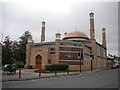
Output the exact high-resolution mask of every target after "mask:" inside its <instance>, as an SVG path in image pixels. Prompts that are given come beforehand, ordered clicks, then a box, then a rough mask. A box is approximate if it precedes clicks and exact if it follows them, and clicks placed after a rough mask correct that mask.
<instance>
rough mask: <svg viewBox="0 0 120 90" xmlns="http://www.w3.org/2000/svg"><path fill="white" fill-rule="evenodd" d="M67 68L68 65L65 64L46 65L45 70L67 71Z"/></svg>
mask: <svg viewBox="0 0 120 90" xmlns="http://www.w3.org/2000/svg"><path fill="white" fill-rule="evenodd" d="M68 66H69V65H67V64H46V65H45V70H49V71H55V70H57V71H60V70H67V68H68Z"/></svg>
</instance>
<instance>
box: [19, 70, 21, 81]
mask: <svg viewBox="0 0 120 90" xmlns="http://www.w3.org/2000/svg"><path fill="white" fill-rule="evenodd" d="M19 79H21V68H19Z"/></svg>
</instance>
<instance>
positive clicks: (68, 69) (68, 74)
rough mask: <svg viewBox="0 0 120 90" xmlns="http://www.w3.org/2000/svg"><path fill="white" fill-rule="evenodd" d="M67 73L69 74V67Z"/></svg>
mask: <svg viewBox="0 0 120 90" xmlns="http://www.w3.org/2000/svg"><path fill="white" fill-rule="evenodd" d="M67 74H68V75H69V67H68V69H67Z"/></svg>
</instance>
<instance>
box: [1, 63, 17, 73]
mask: <svg viewBox="0 0 120 90" xmlns="http://www.w3.org/2000/svg"><path fill="white" fill-rule="evenodd" d="M2 69H3V71H4V73H5V72H7V73H8V72H10V73H16V68H15V66H13V65H12V64H5V65H4V66H3V67H2Z"/></svg>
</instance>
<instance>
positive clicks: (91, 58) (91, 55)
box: [90, 53, 94, 71]
mask: <svg viewBox="0 0 120 90" xmlns="http://www.w3.org/2000/svg"><path fill="white" fill-rule="evenodd" d="M93 59H94V55H93V54H92V53H90V60H91V71H92V69H93V67H92V60H93Z"/></svg>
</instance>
